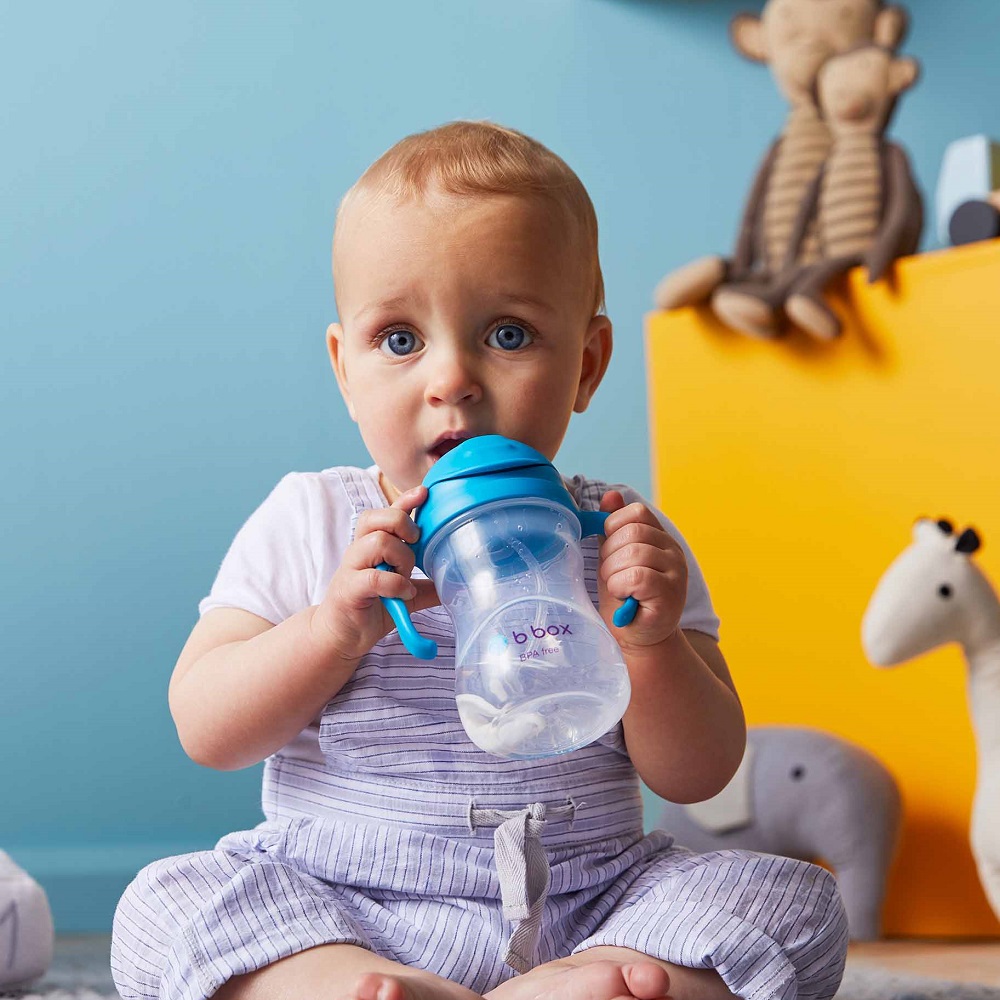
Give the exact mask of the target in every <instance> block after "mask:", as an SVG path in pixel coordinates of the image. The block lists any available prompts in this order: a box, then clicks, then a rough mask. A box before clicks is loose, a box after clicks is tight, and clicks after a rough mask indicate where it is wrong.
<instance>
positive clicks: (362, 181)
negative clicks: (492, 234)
mask: <svg viewBox="0 0 1000 1000" xmlns="http://www.w3.org/2000/svg"><path fill="white" fill-rule="evenodd" d="M431 188H436V189H438V190H440V191H443V192H445V193H447V194H454V195H482V194H509V195H519V196H522V197H536V198H543V199H545V200H547V201H549V202H550V203H551V204H553V205H554V206H555V207H556V208H557V209H558V210H559V211H560V212H561V213H562V214H563V215H564V216H565V217H566V218H567V220H568V221H569V222H570V223H571V224H572V225H573V226H574V227H576V228H577V229H578V231H579V232H578V233H574V237H575V238H578V237H580V236H582V239H583V242H584V244H585V249H586V252H587V255H588V257H589V259H590V280H591V286H592V289H593V302H592V310H593V313H594V314H597V313H599V312H600V311H601V310H602V309H603V308H604V277H603V275H602V274H601V262H600V258H599V256H598V249H597V213H596V212H595V211H594V205H593V203H592V202H591V200H590V195H588V194H587V189H586V188H585V187H584V186H583V183H582V182H581V181H580V178H579V177H577V176H576V174H575V173H574V172H573V171H572V170H571V169H570V167H569V166H568V165H567V164H566V162H565V161H564V160H562V159H561V158H560V157H558V156H556V154H555V153H553V152H552V151H551V150H550V149H548V148H547V147H546V146H543V145H542V144H541V143H540V142H538V141H537V140H535V139H532V138H531V137H530V136H527V135H524V133H522V132H518V131H516V130H515V129H511V128H504V127H503V126H501V125H495V124H494V123H493V122H486V121H456V122H449V123H448V124H447V125H441V126H439V127H438V128H434V129H430V130H428V131H426V132H416V133H414V134H413V135H409V136H407V137H406V138H405V139H402V140H400V141H399V142H397V143H396V145H395V146H393V147H392V148H391V149H389V150H387V151H386V152H385V153H383V154H382V155H381V156H380V157H379V158H378V159H377V160H376V161H375V162H374V163H373V164H372V165H371V166H370V167H369V168H368V169H367V170H366V171H365V172H364V173H363V174H362V175H361V177H360V178H358V180H357V181H356V183H355V184H354V186H353V187H351V189H350V190H349V191H348V192H347V194H345V195H344V197H343V200H342V201H341V203H340V207H339V209H338V210H337V219H338V221H339V219H340V218H341V216H342V215H343V213H344V210H345V208H346V207H347V206H348V205H349V204H350V203H351V202H352V201H353V200H354V199H355V198H357V197H358V196H359V195H368V196H374V197H384V198H390V199H394V200H396V201H407V200H409V199H412V198H418V197H420V196H421V195H423V194H425V193H426V192H427V191H429V190H430V189H431ZM334 244H335V245H336V233H335V234H334Z"/></svg>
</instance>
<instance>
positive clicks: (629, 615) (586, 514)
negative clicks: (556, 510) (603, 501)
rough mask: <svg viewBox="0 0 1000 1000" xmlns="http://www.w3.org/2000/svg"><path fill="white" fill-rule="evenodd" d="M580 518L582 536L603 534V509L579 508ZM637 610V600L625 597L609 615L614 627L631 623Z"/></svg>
mask: <svg viewBox="0 0 1000 1000" xmlns="http://www.w3.org/2000/svg"><path fill="white" fill-rule="evenodd" d="M577 515H578V517H579V518H580V531H581V535H582V537H583V538H586V537H587V536H588V535H603V534H604V522H605V521H606V520H607V519H608V515H607V514H606V513H605V512H604V511H603V510H581V511H578V512H577ZM638 610H639V602H638V601H637V600H636V599H635V598H634V597H626V598H625V600H624V601H623V602H622V604H621V606H620V607H619V608H618V609H617V610H616V611H615V613H614V614H613V615H612V616H611V620H612V622H614V624H615V628H625V626H626V625H630V624H631V623H632V619H633V618H635V613H636V612H637V611H638Z"/></svg>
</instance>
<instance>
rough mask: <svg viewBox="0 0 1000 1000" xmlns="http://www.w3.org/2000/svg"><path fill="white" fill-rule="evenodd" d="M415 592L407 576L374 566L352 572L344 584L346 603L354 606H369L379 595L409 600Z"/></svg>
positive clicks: (415, 589)
mask: <svg viewBox="0 0 1000 1000" xmlns="http://www.w3.org/2000/svg"><path fill="white" fill-rule="evenodd" d="M416 593H417V588H416V587H415V586H414V585H413V581H412V580H410V579H409V578H408V577H405V576H400V575H399V574H398V573H393V572H392V571H391V570H387V569H386V570H383V569H375V568H374V567H371V568H369V569H363V570H360V571H359V572H357V573H352V574H351V575H350V577H349V579H348V580H347V581H346V583H345V586H344V596H345V597H346V598H347V602H348V604H350V605H353V606H354V607H356V608H367V607H370V606H371V604H372V602H373V601H374V600H375V599H376V598H379V597H398V598H399V599H400V600H401V601H410V600H413V598H414V597H415V596H416Z"/></svg>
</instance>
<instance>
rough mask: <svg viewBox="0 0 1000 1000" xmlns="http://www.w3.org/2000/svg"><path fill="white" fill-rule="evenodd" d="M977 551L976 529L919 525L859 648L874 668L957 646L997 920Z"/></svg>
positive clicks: (994, 803) (997, 813) (999, 736)
mask: <svg viewBox="0 0 1000 1000" xmlns="http://www.w3.org/2000/svg"><path fill="white" fill-rule="evenodd" d="M980 545H981V542H980V539H979V535H978V534H977V533H976V531H975V529H973V528H966V529H965V530H964V531H963V532H962V533H961V534H956V533H955V530H954V528H953V526H952V524H951V522H949V521H945V520H941V521H930V520H926V519H922V520H919V521H917V523H916V525H915V526H914V529H913V543H912V544H911V545H910V546H909V547H908V548H906V549H904V551H903V552H902V553H901V554H900V555H899V556H898V557H897V558H896V559H895V561H894V562H893V563H892V565H891V566H889V568H888V569H887V570H886V571H885V574H884V575H883V576H882V578H881V580H879V582H878V585H877V586H876V588H875V591H874V593H873V594H872V597H871V600H870V601H869V603H868V608H867V609H866V611H865V614H864V618H863V620H862V624H861V644H862V647H863V648H864V651H865V655H866V656H867V657H868V659H869V660H870V661H871V662H872V663H874V664H875V665H876V666H879V667H891V666H895V665H896V664H897V663H902V662H903V661H904V660H911V659H913V658H914V657H917V656H920V655H921V654H922V653H926V652H928V651H929V650H932V649H935V648H937V647H938V646H941V645H944V644H945V643H947V642H957V643H959V644H960V645H961V646H962V651H963V653H964V654H965V661H966V665H967V668H968V698H969V712H970V714H971V716H972V728H973V730H974V732H975V737H976V754H977V757H978V768H977V776H976V792H975V796H974V798H973V802H972V823H971V843H972V854H973V857H974V858H975V861H976V867H977V870H978V872H979V881H980V882H981V883H982V886H983V889H984V890H985V892H986V896H987V898H988V899H989V902H990V906H991V907H992V908H993V912H994V913H995V914H996V915H997V916H998V917H1000V766H998V765H1000V599H998V598H997V594H996V591H995V590H994V589H993V585H992V584H991V583H990V581H989V580H988V579H987V577H986V575H985V574H984V573H983V571H982V570H981V569H980V568H979V567H978V566H977V565H976V563H975V562H974V561H973V560H972V555H973V554H974V553H975V552H976V551H978V549H979V548H980ZM928 708H930V706H928Z"/></svg>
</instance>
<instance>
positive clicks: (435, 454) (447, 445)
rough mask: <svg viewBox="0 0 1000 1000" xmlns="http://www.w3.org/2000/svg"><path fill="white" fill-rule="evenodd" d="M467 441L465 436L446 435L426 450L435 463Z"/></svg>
mask: <svg viewBox="0 0 1000 1000" xmlns="http://www.w3.org/2000/svg"><path fill="white" fill-rule="evenodd" d="M466 440H468V435H467V434H456V435H451V434H447V435H445V436H444V437H440V438H438V439H437V441H435V442H434V444H432V445H431V447H430V448H428V449H427V451H428V453H429V454H430V456H431V457H432V458H433V459H434V461H435V462H436V461H437V460H438V459H439V458H442V457H443V456H444V455H447V454H448V452H449V451H451V450H452V449H453V448H457V447H458V446H459V445H460V444H461V443H462V442H463V441H466Z"/></svg>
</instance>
